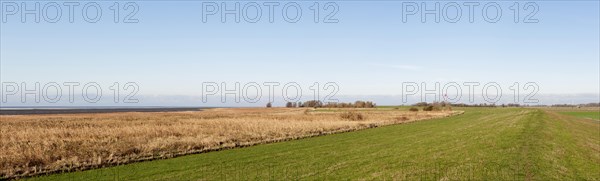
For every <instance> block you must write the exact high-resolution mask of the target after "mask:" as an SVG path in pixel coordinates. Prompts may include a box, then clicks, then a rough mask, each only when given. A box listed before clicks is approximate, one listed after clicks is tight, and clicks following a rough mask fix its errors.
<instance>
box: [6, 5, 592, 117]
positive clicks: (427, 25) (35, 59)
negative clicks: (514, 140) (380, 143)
mask: <svg viewBox="0 0 600 181" xmlns="http://www.w3.org/2000/svg"><path fill="white" fill-rule="evenodd" d="M36 2H37V3H40V8H39V9H41V11H43V10H44V9H46V11H43V12H42V13H41V14H42V17H40V22H39V23H36V22H35V21H34V18H35V17H34V16H35V15H32V14H29V15H27V14H26V15H25V23H23V22H22V17H21V16H22V15H21V14H20V12H16V13H14V9H13V8H14V7H15V5H16V7H17V8H18V9H19V10H23V9H29V10H31V9H33V8H34V7H35V3H36ZM65 2H68V1H4V0H2V1H1V2H0V4H1V5H2V6H1V7H2V13H0V14H1V16H2V17H1V18H2V22H1V23H0V26H1V27H0V35H1V39H0V65H1V66H0V78H1V82H2V83H3V85H2V91H3V92H2V94H3V95H2V98H3V106H19V105H61V106H63V105H70V104H72V103H66V102H65V99H66V97H68V96H66V95H64V96H63V97H62V98H61V101H60V102H59V103H55V104H48V101H45V103H44V101H41V102H42V103H37V102H32V101H25V102H26V103H23V102H19V101H18V100H19V99H20V98H21V97H20V96H19V95H20V93H16V94H14V95H12V94H10V95H9V94H8V93H7V91H8V92H9V93H10V90H7V89H10V88H8V87H6V85H9V84H10V85H14V84H11V83H17V85H18V86H20V89H23V87H22V85H23V84H22V83H25V85H26V86H29V88H31V87H34V86H35V82H39V83H41V85H42V86H44V85H46V84H48V83H49V82H56V83H58V84H59V85H63V84H64V83H65V82H78V83H80V84H81V86H83V85H85V84H87V83H90V82H95V83H98V85H100V87H101V89H102V91H103V99H102V101H100V102H103V101H104V102H110V101H112V98H113V97H114V95H113V94H114V92H113V90H111V86H112V85H114V82H118V83H119V86H118V87H119V90H120V92H119V93H118V94H119V95H121V96H120V97H119V99H122V98H123V97H126V96H127V94H128V93H131V91H132V90H131V89H125V87H123V86H124V85H125V84H126V83H128V82H134V83H135V85H136V86H137V90H136V92H135V96H136V99H137V100H139V101H138V102H136V104H127V106H131V105H156V106H162V105H165V106H179V105H195V106H220V105H228V106H236V105H239V106H246V105H249V106H253V105H261V106H262V105H263V103H264V102H265V101H268V99H266V98H265V97H267V94H268V93H265V92H266V91H268V89H267V88H266V87H264V86H263V87H262V90H261V91H262V92H263V93H262V94H263V96H262V97H263V98H262V99H261V100H260V101H258V102H257V103H253V102H249V101H241V103H237V102H235V101H234V102H232V101H229V102H227V103H223V102H222V101H220V98H219V97H218V96H219V95H220V93H216V94H215V95H210V96H211V99H210V100H211V101H207V102H203V101H202V97H203V95H205V94H206V90H205V89H204V92H203V85H207V83H213V82H214V83H217V84H218V85H219V86H221V85H222V84H221V83H225V85H226V87H228V88H231V87H234V86H235V83H236V82H239V83H240V84H241V86H242V87H243V86H244V85H248V84H249V83H253V82H254V83H257V84H259V85H264V84H265V83H266V82H277V83H279V84H280V86H279V88H278V89H275V91H276V92H277V93H276V94H278V93H279V92H282V90H281V88H282V87H283V86H284V85H286V84H289V83H297V84H298V85H300V87H301V89H302V94H303V98H301V99H302V100H307V99H310V98H312V97H314V87H312V86H313V85H314V83H315V82H317V83H318V84H319V86H317V87H318V90H320V92H319V94H320V96H321V97H324V96H325V95H327V94H329V93H333V92H332V90H331V89H330V90H325V87H324V85H326V84H327V83H329V82H332V83H335V85H336V87H337V88H336V91H335V96H334V98H333V99H332V100H335V99H336V98H337V100H340V101H352V100H354V99H357V98H364V99H370V100H373V101H375V102H384V103H385V104H403V103H410V102H416V101H419V100H418V99H411V101H409V102H403V101H402V99H401V98H399V97H402V96H403V95H404V94H406V93H407V92H406V90H405V89H403V83H404V85H405V84H406V83H407V82H408V83H412V82H414V83H417V84H418V85H419V86H421V85H423V84H422V83H423V82H424V83H425V85H426V86H431V87H434V86H435V83H436V82H439V83H440V84H441V85H442V87H443V86H444V85H448V83H450V82H456V83H458V84H459V85H463V84H464V83H465V82H478V83H479V84H480V85H481V86H483V85H486V84H489V83H497V84H498V85H499V86H500V87H501V89H502V92H503V95H504V96H503V98H504V99H506V100H502V101H500V102H502V103H504V102H510V100H511V99H512V97H514V96H512V95H511V94H515V92H514V90H513V89H511V86H513V85H514V84H515V82H516V83H518V85H519V86H518V87H519V94H522V95H521V96H519V99H523V97H526V96H527V94H529V93H532V91H533V90H532V89H525V88H526V87H524V85H525V84H527V83H530V82H531V83H534V84H535V85H536V90H535V93H536V94H535V95H536V97H535V98H536V99H538V100H540V101H539V102H538V103H542V104H543V103H548V104H554V103H584V102H600V100H599V99H600V52H599V50H600V37H599V36H600V35H599V34H600V33H599V32H600V27H599V22H600V19H599V17H600V14H599V12H600V9H599V7H600V4H599V1H531V2H532V3H529V4H527V2H524V1H468V2H467V1H393V0H384V1H361V0H352V1H306V0H303V1H279V2H275V1H194V0H180V1H161V0H150V1H131V2H133V3H130V4H127V2H126V1H106V0H103V1H78V2H80V4H79V6H74V13H73V17H74V19H73V22H69V17H68V16H69V13H68V10H69V8H68V6H65V5H64V4H63V3H65ZM328 2H329V3H328ZM490 2H494V3H497V6H488V9H487V11H484V10H483V7H484V6H485V5H487V4H488V3H490ZM516 2H517V4H518V5H515V3H516ZM23 3H24V4H23ZM88 3H97V5H98V6H87V7H88V8H87V11H85V12H86V13H87V16H86V17H87V18H89V19H92V21H94V17H95V16H94V15H95V14H96V11H94V8H95V7H98V8H100V9H101V11H102V15H101V16H99V17H100V19H99V20H98V21H97V22H95V23H90V22H87V21H86V20H85V17H84V16H83V15H82V14H83V13H82V12H84V11H83V9H84V8H83V7H84V6H85V5H87V4H88ZM115 3H117V4H118V7H119V8H118V9H119V13H118V14H119V17H118V18H117V19H118V20H119V22H117V23H115V22H114V18H115V11H114V9H115V8H114V7H116V6H114V5H115ZM223 3H224V4H223ZM235 3H239V4H240V9H243V8H244V7H246V10H247V11H244V12H246V13H243V12H242V13H241V16H240V22H239V23H237V22H236V21H235V17H234V16H235V15H232V14H229V15H227V14H226V15H225V18H226V19H225V22H222V17H221V16H222V15H221V14H220V10H223V8H226V9H229V10H231V9H234V7H235ZM264 3H279V5H278V6H274V11H273V18H274V19H273V22H269V13H268V10H269V8H268V6H265V5H264ZM288 3H296V4H297V5H298V6H297V7H299V8H300V9H301V11H302V15H301V16H299V19H298V21H297V22H295V23H290V22H288V21H286V19H285V17H287V18H288V19H292V20H294V18H293V17H295V16H294V15H295V14H296V13H297V12H296V11H295V9H294V7H296V6H288V9H287V11H284V10H283V7H284V6H285V5H286V4H288ZM315 3H317V4H318V7H319V8H317V9H318V10H319V13H318V19H317V20H318V22H317V23H315V20H314V17H315V11H314V9H315V8H314V7H317V6H315ZM435 3H439V4H440V8H439V10H440V12H438V13H440V14H441V15H440V21H439V22H436V21H435V17H434V16H435V15H434V14H425V18H426V19H425V20H424V21H425V22H422V17H421V14H420V11H421V10H423V9H424V8H425V9H429V10H431V9H434V7H435ZM464 3H479V5H478V6H475V7H474V11H472V13H473V17H474V19H473V22H470V20H469V9H468V8H467V6H465V5H464ZM23 5H25V6H26V7H23ZM223 5H224V6H226V7H224V6H223ZM255 5H258V6H259V7H260V8H261V11H262V13H261V16H260V19H258V20H257V21H258V22H256V23H251V22H250V21H254V20H252V19H253V18H252V17H255V15H256V14H257V13H256V12H257V11H256V9H255V8H256V6H255ZM410 5H413V6H410ZM453 5H458V6H459V7H460V8H461V16H460V18H459V19H454V20H456V21H457V22H456V23H452V22H449V21H454V20H452V19H453V18H452V17H456V16H455V15H456V14H457V11H456V8H455V6H453ZM56 6H60V7H61V11H62V13H61V16H60V18H59V19H58V20H57V21H58V22H56V23H51V22H49V21H55V20H56V19H54V20H53V18H52V17H56ZM215 6H216V7H218V8H219V12H216V13H215V14H211V13H212V12H211V10H213V9H211V8H213V7H215ZM415 6H416V7H417V8H419V11H417V12H415V14H414V15H410V10H413V9H410V8H412V7H415ZM424 6H425V7H424ZM90 7H91V10H90ZM443 7H447V8H446V10H447V11H443V9H444V8H443ZM496 7H497V8H500V9H501V13H500V14H501V15H500V16H498V17H499V20H498V21H497V22H495V23H491V22H488V21H489V20H490V19H491V20H494V17H496V16H494V15H495V14H497V11H495V9H494V8H496ZM515 7H519V8H515ZM135 9H137V11H135V12H134V10H135ZM515 9H518V10H519V13H518V14H519V15H518V18H517V19H518V22H515V20H514V17H515ZM335 10H337V11H335ZM403 10H404V11H403ZM132 12H133V14H130V13H132ZM283 12H286V13H287V16H285V17H284V15H283ZM484 12H486V13H487V16H485V15H483V14H484ZM128 15H133V16H131V17H127V16H128ZM44 16H46V18H44ZM244 17H246V19H244ZM444 17H446V19H444ZM485 17H487V18H488V21H486V19H485ZM125 18H128V21H134V22H135V21H137V23H124V22H123V19H125ZM404 18H405V19H404ZM49 19H50V20H49ZM248 19H250V20H248ZM325 19H327V20H325ZM448 19H450V20H448ZM525 19H526V21H527V22H529V23H526V22H524V20H525ZM324 21H329V22H330V23H326V22H324ZM331 22H333V23H331ZM81 86H80V87H81ZM431 87H428V88H431ZM219 88H220V89H219V90H222V89H227V88H223V87H219ZM419 88H420V89H424V88H423V87H419ZM479 88H481V87H479ZM527 88H533V87H527ZM311 89H313V90H311ZM462 89H463V90H462V91H463V94H464V95H463V96H462V100H461V101H459V102H464V101H466V97H467V95H466V92H465V91H466V88H465V87H462ZM61 91H62V92H63V94H64V92H66V91H67V89H66V88H65V87H63V88H62V90H61ZM75 92H77V93H75V94H78V93H79V92H81V90H77V89H75ZM476 92H477V94H479V93H480V92H482V91H481V90H476ZM249 94H254V93H249ZM449 94H454V93H449ZM415 95H420V94H415ZM26 96H27V95H26ZM292 97H293V96H292ZM478 97H481V96H478ZM5 98H6V99H9V100H4V99H5ZM415 98H416V97H415ZM481 99H482V98H479V100H481ZM30 100H31V98H30ZM174 100H180V101H174ZM230 100H231V99H230ZM275 101H276V102H282V101H285V100H284V98H281V97H276V100H275ZM121 102H122V101H121ZM517 102H519V103H522V102H523V101H522V100H519V101H517ZM88 103H89V102H88ZM82 104H84V103H82ZM85 105H87V103H85ZM91 105H113V104H108V103H107V104H91ZM117 105H121V104H117Z"/></svg>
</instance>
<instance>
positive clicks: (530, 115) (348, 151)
mask: <svg viewBox="0 0 600 181" xmlns="http://www.w3.org/2000/svg"><path fill="white" fill-rule="evenodd" d="M599 171H600V124H599V123H598V122H596V121H593V120H587V119H578V118H574V117H570V116H565V115H561V114H557V113H554V112H546V111H542V110H537V109H519V108H468V109H466V113H465V114H463V115H460V116H454V117H449V118H442V119H434V120H428V121H420V122H414V123H411V124H403V125H393V126H386V127H381V128H376V129H368V130H363V131H357V132H349V133H342V134H335V135H329V136H323V137H314V138H308V139H302V140H296V141H289V142H281V143H274V144H266V145H259V146H253V147H247V148H240V149H233V150H225V151H219V152H211V153H206V154H197V155H189V156H183V157H178V158H173V159H166V160H157V161H150V162H141V163H134V164H128V165H122V166H116V167H110V168H103V169H96V170H89V171H83V172H73V173H66V174H57V175H50V176H47V177H40V178H34V179H39V180H67V179H86V180H112V179H125V180H267V179H276V180H287V179H302V180H315V179H316V180H321V179H335V180H342V179H343V180H345V179H352V180H357V179H367V180H371V179H375V180H383V179H397V180H415V179H421V180H423V179H425V180H469V179H472V180H489V179H493V180H581V179H585V180H598V179H600V172H599Z"/></svg>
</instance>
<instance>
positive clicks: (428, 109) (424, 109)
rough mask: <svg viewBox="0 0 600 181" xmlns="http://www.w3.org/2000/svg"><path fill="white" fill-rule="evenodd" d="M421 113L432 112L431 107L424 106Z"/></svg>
mask: <svg viewBox="0 0 600 181" xmlns="http://www.w3.org/2000/svg"><path fill="white" fill-rule="evenodd" d="M423 111H433V106H425V107H424V108H423Z"/></svg>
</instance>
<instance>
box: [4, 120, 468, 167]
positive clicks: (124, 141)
mask: <svg viewBox="0 0 600 181" xmlns="http://www.w3.org/2000/svg"><path fill="white" fill-rule="evenodd" d="M340 110H341V109H340ZM340 110H337V109H328V110H325V111H310V110H309V109H287V108H271V109H264V108H245V109H242V108H238V109H210V110H205V111H199V112H170V113H164V112H162V113H161V112H156V113H133V112H132V113H105V114H63V115H18V116H7V115H2V116H0V118H1V119H0V150H2V151H1V152H0V178H2V177H15V176H24V175H35V174H40V173H45V172H52V171H60V170H77V169H85V168H95V167H102V166H106V165H114V164H121V163H128V162H133V161H140V160H147V159H156V158H169V157H173V156H178V155H184V154H191V153H200V152H206V151H211V150H218V149H223V148H233V147H240V146H249V145H254V144H260V143H267V142H274V141H281V140H289V139H297V138H302V137H309V136H316V135H323V134H330V133H336V132H344V131H351V130H358V129H364V128H370V127H376V126H381V125H389V124H397V123H404V122H411V121H416V120H422V119H429V118H436V117H444V116H449V115H451V114H456V113H457V112H427V113H419V114H415V113H414V112H408V111H399V110H394V111H377V110H371V111H361V110H362V109H354V111H356V112H350V113H349V112H346V111H340ZM346 110H347V109H346ZM344 114H350V115H351V116H348V119H344V117H346V116H343V115H344ZM341 115H342V116H341Z"/></svg>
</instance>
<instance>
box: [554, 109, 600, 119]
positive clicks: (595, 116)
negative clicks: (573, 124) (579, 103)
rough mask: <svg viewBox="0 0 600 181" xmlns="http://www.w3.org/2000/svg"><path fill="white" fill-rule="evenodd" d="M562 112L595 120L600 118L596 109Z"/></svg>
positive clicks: (599, 113)
mask: <svg viewBox="0 0 600 181" xmlns="http://www.w3.org/2000/svg"><path fill="white" fill-rule="evenodd" d="M561 113H563V114H567V115H571V116H575V117H580V118H590V119H595V120H600V112H598V111H589V112H561Z"/></svg>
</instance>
